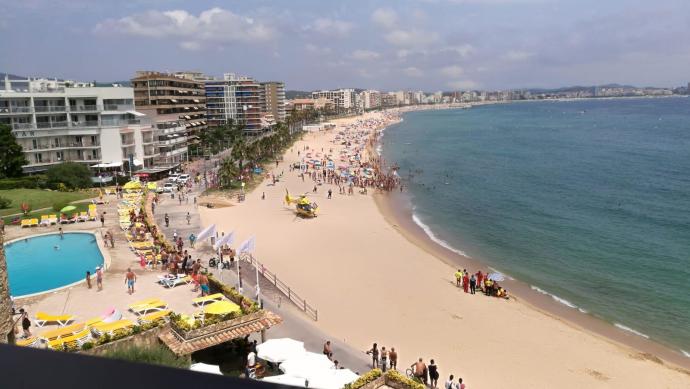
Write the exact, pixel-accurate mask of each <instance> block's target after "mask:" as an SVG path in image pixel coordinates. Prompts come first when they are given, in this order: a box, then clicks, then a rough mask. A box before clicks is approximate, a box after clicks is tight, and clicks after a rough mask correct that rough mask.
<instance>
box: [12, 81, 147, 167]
mask: <svg viewBox="0 0 690 389" xmlns="http://www.w3.org/2000/svg"><path fill="white" fill-rule="evenodd" d="M144 116H145V115H144V114H142V113H140V112H137V111H135V108H134V91H133V89H132V88H124V87H93V86H91V84H88V83H74V82H69V81H57V80H46V79H26V80H12V81H10V80H9V79H8V78H7V76H6V77H5V82H4V87H3V88H2V89H0V124H6V125H8V126H10V128H11V129H12V133H13V134H14V135H15V137H16V138H17V142H18V143H19V144H20V145H21V146H22V148H23V149H24V156H25V157H26V160H27V161H28V164H27V165H25V166H24V167H23V170H24V171H25V172H26V173H35V172H40V171H44V170H47V169H48V168H49V167H50V166H52V165H55V164H59V163H62V162H66V161H72V162H78V163H83V164H86V165H88V166H95V165H108V166H109V167H123V168H124V169H125V170H129V166H128V164H129V160H130V156H131V158H132V161H133V163H134V165H137V166H140V165H142V164H143V163H144V162H145V161H147V160H150V159H151V158H152V157H153V155H155V150H154V148H153V147H152V144H153V133H154V130H155V129H154V128H153V127H152V125H151V123H150V121H148V120H147V118H145V117H144ZM135 167H136V166H132V169H134V168H135Z"/></svg>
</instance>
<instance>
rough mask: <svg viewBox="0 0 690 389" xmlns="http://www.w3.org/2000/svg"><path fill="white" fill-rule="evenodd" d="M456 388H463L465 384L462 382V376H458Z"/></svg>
mask: <svg viewBox="0 0 690 389" xmlns="http://www.w3.org/2000/svg"><path fill="white" fill-rule="evenodd" d="M456 388H457V389H465V384H463V383H462V378H458V385H457V386H456Z"/></svg>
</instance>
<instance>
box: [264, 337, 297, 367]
mask: <svg viewBox="0 0 690 389" xmlns="http://www.w3.org/2000/svg"><path fill="white" fill-rule="evenodd" d="M306 352H307V350H305V348H304V342H300V341H298V340H294V339H290V338H280V339H269V340H267V341H265V342H263V343H261V344H260V345H258V346H256V355H257V356H258V357H259V358H261V359H263V360H265V361H269V362H274V363H280V362H284V361H285V360H287V359H290V358H295V357H299V356H300V355H302V354H304V353H306Z"/></svg>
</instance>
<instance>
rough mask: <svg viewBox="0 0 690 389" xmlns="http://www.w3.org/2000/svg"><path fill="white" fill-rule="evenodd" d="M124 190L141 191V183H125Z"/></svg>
mask: <svg viewBox="0 0 690 389" xmlns="http://www.w3.org/2000/svg"><path fill="white" fill-rule="evenodd" d="M122 188H123V189H124V190H141V182H139V181H130V182H128V183H126V184H125V185H124V186H123V187H122Z"/></svg>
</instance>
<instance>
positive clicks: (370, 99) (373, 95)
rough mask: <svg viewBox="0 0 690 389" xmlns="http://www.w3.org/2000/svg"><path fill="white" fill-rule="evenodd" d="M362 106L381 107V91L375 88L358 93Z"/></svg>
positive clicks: (366, 107)
mask: <svg viewBox="0 0 690 389" xmlns="http://www.w3.org/2000/svg"><path fill="white" fill-rule="evenodd" d="M360 96H361V97H360V99H361V100H362V107H363V108H364V109H374V108H379V107H381V92H379V91H377V90H365V91H362V92H361V93H360Z"/></svg>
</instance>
